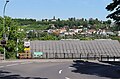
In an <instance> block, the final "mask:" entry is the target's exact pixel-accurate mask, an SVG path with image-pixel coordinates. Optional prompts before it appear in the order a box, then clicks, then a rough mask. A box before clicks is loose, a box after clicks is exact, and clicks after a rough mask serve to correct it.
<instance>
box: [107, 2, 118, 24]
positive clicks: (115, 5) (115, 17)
mask: <svg viewBox="0 0 120 79" xmlns="http://www.w3.org/2000/svg"><path fill="white" fill-rule="evenodd" d="M106 9H107V10H108V11H110V12H112V13H111V14H109V15H108V16H107V18H111V19H113V20H115V21H116V23H117V24H118V25H120V0H113V2H112V3H110V4H109V5H107V7H106Z"/></svg>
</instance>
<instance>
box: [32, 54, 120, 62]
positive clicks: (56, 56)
mask: <svg viewBox="0 0 120 79" xmlns="http://www.w3.org/2000/svg"><path fill="white" fill-rule="evenodd" d="M32 58H35V59H88V60H99V61H116V60H119V59H120V57H119V56H109V55H100V54H93V53H44V54H43V55H41V56H38V57H34V56H32Z"/></svg>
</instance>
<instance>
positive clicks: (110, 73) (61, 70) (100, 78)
mask: <svg viewBox="0 0 120 79" xmlns="http://www.w3.org/2000/svg"><path fill="white" fill-rule="evenodd" d="M113 78H114V79H120V66H119V65H113V64H112V65H111V64H108V63H100V62H96V61H90V62H86V61H75V60H74V61H64V60H62V61H60V60H57V61H55V62H52V61H47V62H43V61H42V62H40V60H39V61H21V62H17V61H15V62H2V63H0V79H113Z"/></svg>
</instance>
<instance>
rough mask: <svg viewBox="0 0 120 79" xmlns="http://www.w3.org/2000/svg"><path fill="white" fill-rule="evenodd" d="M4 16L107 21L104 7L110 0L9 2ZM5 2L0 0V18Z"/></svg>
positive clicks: (26, 0) (15, 0)
mask: <svg viewBox="0 0 120 79" xmlns="http://www.w3.org/2000/svg"><path fill="white" fill-rule="evenodd" d="M9 1H10V2H9V3H8V4H7V7H6V16H10V17H12V18H33V19H37V20H41V19H50V18H53V16H56V18H61V19H68V18H71V17H76V18H78V19H80V18H86V19H89V18H98V19H99V20H107V19H106V16H107V15H108V14H109V13H110V12H108V11H107V10H106V9H105V7H106V6H107V5H108V4H109V3H111V2H112V0H9ZM4 4H5V0H0V16H3V7H4Z"/></svg>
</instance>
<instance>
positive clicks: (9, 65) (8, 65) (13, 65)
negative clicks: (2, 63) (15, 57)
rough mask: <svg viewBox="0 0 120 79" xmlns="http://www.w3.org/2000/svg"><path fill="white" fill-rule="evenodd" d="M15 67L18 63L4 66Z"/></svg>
mask: <svg viewBox="0 0 120 79" xmlns="http://www.w3.org/2000/svg"><path fill="white" fill-rule="evenodd" d="M16 65H18V63H16V64H10V65H6V66H16Z"/></svg>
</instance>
